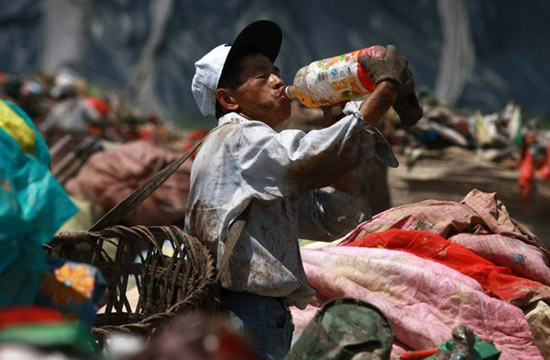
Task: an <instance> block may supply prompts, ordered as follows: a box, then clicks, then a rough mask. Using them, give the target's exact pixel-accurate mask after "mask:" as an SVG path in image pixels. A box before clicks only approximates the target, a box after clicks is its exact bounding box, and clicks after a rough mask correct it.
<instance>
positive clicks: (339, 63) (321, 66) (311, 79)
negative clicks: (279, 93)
mask: <svg viewBox="0 0 550 360" xmlns="http://www.w3.org/2000/svg"><path fill="white" fill-rule="evenodd" d="M385 53H386V49H385V48H384V47H382V46H372V47H370V48H366V49H362V50H357V51H353V52H350V53H347V54H344V55H340V56H334V57H331V58H328V59H323V60H319V61H315V62H313V63H311V64H310V65H309V66H308V67H307V72H306V74H305V80H306V81H305V82H306V86H307V90H308V92H309V94H308V95H309V96H308V97H309V98H310V99H308V100H309V101H308V102H312V103H314V104H315V105H317V106H324V105H332V104H335V103H338V102H342V101H346V100H350V99H354V98H357V97H360V96H363V95H366V94H367V93H370V92H372V91H373V90H374V85H373V83H372V80H371V79H370V77H369V75H368V73H367V72H366V71H365V70H364V69H363V68H362V67H361V66H360V65H359V62H358V59H359V56H363V55H367V56H371V57H374V58H383V57H384V56H385ZM306 105H307V104H306Z"/></svg>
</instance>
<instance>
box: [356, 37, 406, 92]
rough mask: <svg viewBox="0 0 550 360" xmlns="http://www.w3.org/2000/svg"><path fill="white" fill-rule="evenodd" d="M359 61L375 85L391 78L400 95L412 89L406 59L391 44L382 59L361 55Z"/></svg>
mask: <svg viewBox="0 0 550 360" xmlns="http://www.w3.org/2000/svg"><path fill="white" fill-rule="evenodd" d="M359 63H360V64H361V65H362V66H363V68H364V69H365V70H366V71H367V73H368V74H369V76H370V78H371V79H372V81H373V82H374V85H375V86H376V85H378V84H379V83H380V82H382V81H384V80H391V81H393V82H394V83H396V84H397V86H398V87H399V92H400V94H401V95H405V94H408V93H409V92H411V91H412V90H413V89H414V82H413V81H412V73H411V71H410V70H409V67H408V64H407V59H405V58H404V57H403V56H401V55H399V53H398V52H397V49H396V47H395V46H393V45H388V46H387V50H386V56H384V58H383V59H375V58H371V57H370V56H361V57H360V58H359Z"/></svg>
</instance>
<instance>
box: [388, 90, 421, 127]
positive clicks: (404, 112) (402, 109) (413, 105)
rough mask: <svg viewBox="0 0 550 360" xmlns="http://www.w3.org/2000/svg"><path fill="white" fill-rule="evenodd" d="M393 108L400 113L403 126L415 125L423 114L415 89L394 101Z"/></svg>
mask: <svg viewBox="0 0 550 360" xmlns="http://www.w3.org/2000/svg"><path fill="white" fill-rule="evenodd" d="M393 109H394V110H395V112H396V113H397V115H399V119H400V120H401V124H402V125H403V126H413V125H415V124H416V123H417V122H418V121H419V120H420V119H421V118H422V114H423V110H422V107H421V106H420V104H419V103H418V98H417V97H416V94H415V93H414V90H413V91H411V92H410V93H408V94H406V95H403V96H401V97H399V98H398V99H397V100H396V101H395V102H394V103H393Z"/></svg>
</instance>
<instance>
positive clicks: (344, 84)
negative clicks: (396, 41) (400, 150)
mask: <svg viewBox="0 0 550 360" xmlns="http://www.w3.org/2000/svg"><path fill="white" fill-rule="evenodd" d="M362 56H370V57H372V58H375V59H382V58H384V57H385V56H386V48H385V47H383V46H379V45H376V46H371V47H369V48H364V49H361V50H356V51H352V52H350V53H347V54H344V55H339V56H334V57H331V58H328V59H323V60H319V61H314V62H312V63H311V64H309V65H307V66H304V67H303V68H301V69H300V70H298V72H297V73H296V76H295V77H294V81H293V84H292V85H290V86H287V87H286V95H287V97H288V98H290V99H293V98H296V99H298V100H299V101H300V102H301V103H302V104H303V105H305V106H307V107H320V106H328V105H335V104H337V103H339V102H342V101H347V100H353V99H356V98H359V97H361V96H364V95H367V94H369V93H372V92H373V91H374V83H373V81H372V79H371V78H370V76H369V74H368V72H367V71H366V70H365V69H364V68H363V66H361V64H360V63H359V58H360V57H362ZM394 109H395V111H396V112H397V114H398V115H399V117H400V119H401V124H403V125H404V126H412V125H414V124H416V123H417V122H418V120H420V118H421V117H422V107H421V106H420V104H419V103H418V99H417V97H416V95H415V94H414V92H411V93H410V94H408V95H407V96H406V97H404V98H403V99H402V100H400V101H398V102H396V103H395V104H394Z"/></svg>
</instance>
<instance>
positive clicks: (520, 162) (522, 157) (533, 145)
mask: <svg viewBox="0 0 550 360" xmlns="http://www.w3.org/2000/svg"><path fill="white" fill-rule="evenodd" d="M389 120H390V125H389V126H386V130H385V131H386V135H387V136H388V138H389V139H391V141H392V143H393V144H395V145H396V146H397V147H398V150H399V152H400V153H401V154H403V155H405V156H406V164H405V165H406V166H407V168H408V170H409V171H411V170H412V169H413V168H414V165H415V163H416V162H417V161H419V160H420V159H421V158H422V156H423V154H425V152H426V150H437V149H443V148H445V147H448V146H459V147H463V148H466V149H469V150H472V151H473V152H476V155H477V156H479V157H480V158H481V159H484V160H487V161H492V162H495V163H499V164H501V165H502V166H505V167H508V168H517V169H519V172H518V185H519V187H520V193H521V198H522V201H523V202H524V203H528V202H529V201H530V200H531V197H532V195H531V189H532V187H533V181H534V180H535V179H540V180H541V181H550V131H549V130H546V131H544V130H541V129H539V125H538V124H537V122H536V120H535V119H529V121H527V122H526V121H524V120H523V114H522V109H521V107H520V106H519V105H517V104H514V103H513V102H509V103H508V104H507V105H506V107H505V108H504V109H503V110H502V111H500V112H497V113H493V114H486V115H483V114H482V113H481V112H480V111H474V112H472V111H466V110H463V109H451V108H448V107H445V106H442V105H429V104H425V105H424V116H423V117H422V119H421V120H420V121H419V122H418V123H417V124H416V125H415V126H413V127H408V128H405V127H400V126H399V120H398V118H397V115H396V114H395V113H390V114H389Z"/></svg>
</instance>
